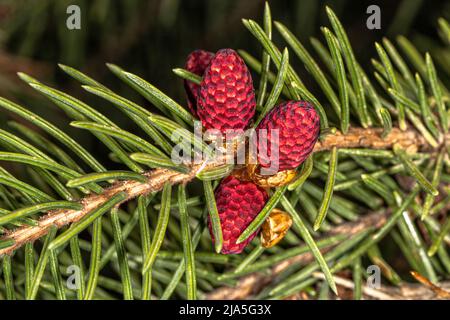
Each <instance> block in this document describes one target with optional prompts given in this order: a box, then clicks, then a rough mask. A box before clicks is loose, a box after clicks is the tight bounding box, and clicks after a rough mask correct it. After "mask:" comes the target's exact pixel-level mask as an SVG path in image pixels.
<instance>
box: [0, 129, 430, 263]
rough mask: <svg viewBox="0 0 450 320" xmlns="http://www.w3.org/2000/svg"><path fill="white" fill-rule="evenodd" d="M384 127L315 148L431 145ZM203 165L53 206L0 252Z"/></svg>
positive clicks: (184, 177)
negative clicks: (70, 206) (71, 205)
mask: <svg viewBox="0 0 450 320" xmlns="http://www.w3.org/2000/svg"><path fill="white" fill-rule="evenodd" d="M382 133H383V130H382V129H380V128H367V129H364V128H350V129H349V131H348V133H347V134H342V133H341V132H339V131H338V132H336V133H335V134H329V135H327V136H326V137H325V138H324V139H323V140H322V141H319V142H318V143H317V144H316V146H315V148H314V152H319V151H325V150H330V149H331V148H332V147H337V148H338V149H339V148H375V149H392V148H393V146H394V145H395V144H397V145H400V146H401V147H402V148H404V149H407V150H414V151H417V150H420V149H423V148H425V149H429V150H430V146H429V145H427V143H426V141H425V139H423V138H421V136H420V135H419V134H418V133H417V132H416V131H414V130H407V131H401V130H399V129H396V128H393V129H392V131H391V132H390V133H389V134H388V135H387V136H386V137H385V138H382V137H381V135H382ZM223 163H224V162H223V160H215V161H211V162H210V163H208V165H207V166H206V167H205V168H204V169H203V170H205V171H207V170H208V169H213V168H215V167H218V166H220V165H223ZM200 167H201V165H194V166H192V168H191V171H190V173H187V174H185V173H180V172H177V171H173V170H169V169H156V170H153V171H149V172H147V173H145V176H146V177H147V181H146V182H139V181H133V180H125V181H121V182H117V183H115V184H113V185H111V186H110V187H109V188H108V189H105V190H104V191H103V192H102V193H100V194H91V195H88V196H86V197H85V198H83V199H81V200H80V203H81V204H82V205H83V207H82V209H80V210H67V209H65V210H53V211H49V212H48V213H47V214H46V215H44V216H42V218H41V219H40V220H39V221H38V225H36V226H24V227H21V228H18V229H16V230H13V231H10V232H9V233H7V234H6V235H5V236H4V237H2V238H1V240H13V241H14V244H12V245H11V246H8V247H6V248H3V249H0V256H2V255H5V254H12V253H13V252H14V251H15V250H17V249H18V248H20V247H22V246H23V245H24V244H26V243H28V242H32V241H35V240H38V239H40V238H41V237H43V236H45V235H46V234H47V233H48V232H49V230H50V228H51V227H52V226H56V227H57V228H62V227H64V226H66V225H69V224H71V223H74V222H77V221H79V220H80V219H81V218H83V217H84V216H86V215H88V214H89V213H90V212H92V211H93V210H94V209H95V208H97V207H99V206H100V205H102V204H103V203H105V202H106V201H108V200H109V199H111V197H113V196H114V195H117V194H118V193H119V192H125V193H126V194H127V197H126V199H125V200H124V201H123V202H126V201H129V200H132V199H134V198H136V197H138V196H141V195H146V194H149V193H152V192H157V191H160V190H162V187H163V186H164V182H165V181H170V182H171V183H172V184H178V183H188V182H189V181H191V180H192V179H193V178H195V176H196V174H197V171H198V170H199V168H200Z"/></svg>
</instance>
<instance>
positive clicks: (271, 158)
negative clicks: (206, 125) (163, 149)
mask: <svg viewBox="0 0 450 320" xmlns="http://www.w3.org/2000/svg"><path fill="white" fill-rule="evenodd" d="M171 140H172V141H176V145H175V146H174V147H173V149H172V154H171V160H172V162H173V163H175V164H202V163H204V162H205V161H209V160H211V159H220V158H222V159H225V163H227V164H237V165H239V164H242V165H243V164H256V163H257V162H258V161H257V160H259V161H260V162H262V163H263V164H264V166H262V167H261V169H260V170H261V171H260V173H261V174H262V175H272V174H275V173H276V172H278V168H279V129H275V128H274V129H270V130H267V129H258V130H257V131H256V129H253V128H251V129H247V130H245V131H244V130H242V129H237V130H235V129H229V130H225V131H224V132H221V131H219V130H217V129H207V130H204V129H203V127H202V124H201V122H200V121H195V122H194V134H193V135H192V133H190V132H188V130H186V129H184V128H179V129H176V130H174V131H173V132H172V134H171Z"/></svg>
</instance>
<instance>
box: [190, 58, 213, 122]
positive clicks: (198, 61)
mask: <svg viewBox="0 0 450 320" xmlns="http://www.w3.org/2000/svg"><path fill="white" fill-rule="evenodd" d="M213 57H214V53H212V52H209V51H205V50H195V51H193V52H191V53H190V54H189V55H188V57H187V60H186V65H185V66H184V68H185V69H186V70H187V71H190V72H192V73H195V74H196V75H199V76H203V73H204V72H205V69H206V67H207V66H208V65H209V63H210V62H211V59H212V58H213ZM184 88H185V90H186V94H187V103H188V107H189V109H190V110H191V112H192V114H193V115H197V111H196V110H197V97H198V90H199V88H200V86H199V85H198V84H195V83H193V82H191V81H187V80H184Z"/></svg>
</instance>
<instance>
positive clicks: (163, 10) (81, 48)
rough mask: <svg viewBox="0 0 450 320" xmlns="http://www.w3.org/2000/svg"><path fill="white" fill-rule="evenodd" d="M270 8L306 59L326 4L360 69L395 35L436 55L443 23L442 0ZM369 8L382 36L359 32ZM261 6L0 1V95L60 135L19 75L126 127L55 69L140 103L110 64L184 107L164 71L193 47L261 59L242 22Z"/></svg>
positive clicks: (232, 0)
mask: <svg viewBox="0 0 450 320" xmlns="http://www.w3.org/2000/svg"><path fill="white" fill-rule="evenodd" d="M269 3H270V5H271V9H272V16H273V19H274V20H279V21H281V22H283V23H284V24H285V25H286V26H287V27H288V28H290V29H291V30H292V31H293V32H294V34H295V35H296V36H297V37H298V38H299V39H300V40H301V41H302V43H303V44H304V45H305V46H306V47H307V49H308V50H310V52H313V50H312V48H311V44H310V38H311V37H316V38H317V39H319V40H320V41H323V37H322V34H321V32H320V26H324V25H327V26H328V25H329V22H328V19H327V17H326V13H325V5H328V6H330V7H331V8H333V10H334V11H335V12H336V14H337V15H338V17H339V18H340V20H341V22H342V23H343V25H344V27H345V28H346V30H347V33H348V35H349V38H350V41H351V43H352V45H353V47H354V50H355V54H356V57H357V59H358V60H359V62H360V63H361V64H362V65H363V66H365V67H367V68H370V69H369V71H370V70H373V69H372V68H371V66H370V58H371V57H373V56H375V55H376V53H375V50H374V45H373V43H374V41H378V40H380V39H381V38H382V37H383V36H388V37H389V38H391V39H392V40H394V42H395V36H396V35H399V34H402V35H405V36H407V37H408V38H409V39H410V40H411V41H412V42H414V43H415V45H416V46H417V47H418V48H419V49H421V50H422V51H427V50H429V51H433V50H439V44H438V41H437V39H438V35H437V32H436V26H437V18H438V17H441V16H442V17H445V18H447V19H448V18H449V17H450V1H424V0H402V1H400V0H399V1H396V0H385V1H360V0H329V1H318V0H270V1H269ZM72 4H76V5H78V6H79V7H80V8H81V13H82V16H81V30H68V29H67V27H66V19H67V17H68V14H67V13H66V9H67V7H68V6H69V5H72ZM371 4H377V5H378V6H380V8H381V30H368V29H367V28H366V19H367V17H368V16H369V15H368V14H367V13H366V9H367V7H368V6H369V5H371ZM263 8H264V1H263V0H126V1H125V0H0V95H1V96H6V97H8V98H10V99H13V100H16V101H19V102H20V103H22V104H24V105H26V106H27V107H29V108H31V109H32V110H34V111H36V112H38V113H39V114H42V115H45V116H46V117H47V118H50V120H52V121H54V122H56V123H58V124H59V125H60V126H63V127H67V123H68V120H67V118H66V117H65V115H64V114H62V113H61V112H60V111H59V109H57V108H56V107H54V106H52V105H51V103H50V102H48V101H47V100H45V99H44V98H42V97H40V96H39V95H37V94H36V93H34V92H33V91H32V90H31V89H30V88H29V87H27V86H26V84H24V83H22V82H21V81H20V80H19V79H18V78H17V76H16V72H17V71H23V72H26V73H28V74H30V75H32V76H33V77H35V78H37V79H39V80H41V81H43V82H45V83H47V84H50V85H53V86H55V87H57V88H58V89H61V90H63V91H66V92H68V93H70V94H71V95H74V96H76V97H79V98H81V99H82V100H84V101H87V102H88V103H91V104H92V105H93V106H95V107H97V108H100V109H101V110H102V111H103V112H105V113H106V114H108V116H109V117H111V118H112V119H113V120H114V121H117V122H118V123H119V124H121V125H123V126H124V127H127V126H128V125H130V124H129V123H128V122H125V119H123V118H124V117H122V115H121V113H119V112H118V111H116V109H114V108H112V107H110V106H105V102H103V101H101V100H99V99H96V98H95V97H92V96H90V95H89V94H88V93H85V92H83V91H82V90H81V89H80V86H79V83H77V82H76V81H74V80H71V79H70V78H69V77H68V76H66V75H64V74H63V73H62V72H61V71H60V70H59V69H58V68H57V63H63V64H67V65H70V66H73V67H75V68H79V69H80V70H82V71H83V72H85V73H87V74H88V75H90V76H92V77H93V78H94V79H96V80H98V81H100V82H102V83H104V84H106V85H108V86H109V87H110V88H112V89H114V90H116V91H117V92H118V93H120V94H124V95H126V96H127V97H128V98H130V99H134V100H135V101H137V102H139V103H141V104H143V105H148V104H146V102H145V101H143V100H142V98H140V97H139V96H137V94H135V93H134V92H132V91H131V90H129V89H128V88H126V86H125V85H124V84H122V83H121V81H120V80H118V79H117V78H115V77H114V76H113V75H112V74H111V73H110V72H109V71H108V69H107V68H106V67H105V62H112V63H115V64H117V65H119V66H121V67H122V68H124V69H125V70H128V71H130V72H133V73H136V74H138V75H140V76H141V77H143V78H144V79H146V80H148V81H149V82H151V83H152V84H154V85H156V86H157V87H159V88H160V89H161V90H162V91H164V92H166V93H167V94H168V95H170V96H171V97H173V98H174V99H176V100H177V101H179V102H180V103H182V104H184V102H185V97H184V92H183V86H182V81H181V80H180V79H178V78H177V77H176V76H175V75H174V74H173V73H172V69H173V68H175V67H182V66H183V65H184V59H185V57H186V56H187V55H188V54H189V52H191V51H192V50H194V49H197V48H204V49H207V50H210V51H216V50H217V49H220V48H224V47H230V48H235V49H240V48H242V49H245V50H246V51H248V52H250V53H251V54H252V55H254V56H256V57H260V55H261V48H260V46H259V45H258V43H257V41H256V40H255V39H253V38H252V36H251V35H250V33H249V32H248V31H247V30H246V29H245V28H244V27H243V25H242V23H241V19H242V18H252V19H255V20H257V21H259V22H260V21H261V18H262V14H263ZM274 41H275V42H276V44H277V45H278V46H279V47H282V46H285V43H284V42H283V41H282V40H281V39H280V37H279V35H278V34H277V32H276V30H274ZM313 56H316V55H315V54H314V53H313ZM291 57H292V58H291V59H290V60H291V63H292V64H293V65H294V67H295V68H296V70H297V71H298V73H299V74H300V76H301V77H302V79H303V80H304V81H305V82H306V83H307V84H309V83H311V86H313V88H312V89H313V90H314V89H315V88H314V83H312V82H310V81H309V75H308V73H306V72H305V70H304V68H302V66H301V65H300V64H299V62H298V59H296V58H295V57H294V54H291ZM368 73H369V74H371V73H372V72H368ZM255 78H256V75H255ZM316 89H317V88H316ZM319 96H320V93H319ZM149 107H150V106H149ZM5 121H6V116H5V114H4V113H3V112H2V113H0V126H4V125H6V122H5ZM128 129H129V128H128ZM70 130H73V129H70ZM77 134H79V131H77ZM84 139H87V143H88V144H96V142H94V141H90V138H88V137H87V136H86V135H85V138H84ZM91 147H95V145H91Z"/></svg>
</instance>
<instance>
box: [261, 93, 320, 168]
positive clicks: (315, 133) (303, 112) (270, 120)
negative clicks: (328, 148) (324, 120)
mask: <svg viewBox="0 0 450 320" xmlns="http://www.w3.org/2000/svg"><path fill="white" fill-rule="evenodd" d="M260 129H266V130H265V132H264V131H260ZM273 129H279V132H278V137H279V147H278V150H279V151H278V152H279V154H278V159H277V155H276V154H273V155H272V154H271V149H274V150H276V149H275V148H276V147H277V146H276V145H274V146H273V147H272V142H271V132H272V130H273ZM256 132H257V135H258V142H257V143H258V162H259V164H260V165H261V166H262V167H265V168H268V167H270V166H271V165H274V166H275V165H276V164H277V163H278V171H281V170H288V169H295V168H297V167H298V166H299V165H300V164H302V162H303V161H305V160H306V158H308V156H309V155H310V153H311V152H312V150H313V148H314V145H315V143H316V141H317V138H318V137H319V132H320V119H319V115H318V114H317V112H316V110H314V107H313V105H312V104H311V103H309V102H305V101H287V102H284V103H282V104H280V105H279V106H277V107H275V108H273V109H272V110H271V111H270V112H269V113H268V114H267V115H266V116H265V117H264V119H263V120H262V121H261V123H260V124H259V125H258V127H257V128H256ZM266 137H267V144H265V143H262V142H261V140H262V141H264V139H266Z"/></svg>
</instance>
